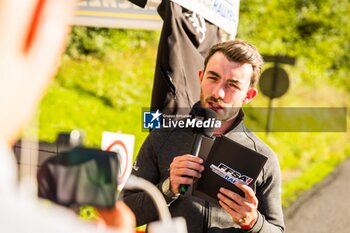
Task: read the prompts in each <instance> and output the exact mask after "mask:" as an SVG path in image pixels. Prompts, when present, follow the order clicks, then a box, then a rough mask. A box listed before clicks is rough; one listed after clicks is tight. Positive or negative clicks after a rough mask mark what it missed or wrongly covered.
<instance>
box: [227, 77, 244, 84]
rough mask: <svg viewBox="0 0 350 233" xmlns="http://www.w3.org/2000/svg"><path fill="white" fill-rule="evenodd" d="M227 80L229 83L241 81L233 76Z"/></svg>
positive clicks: (239, 82)
mask: <svg viewBox="0 0 350 233" xmlns="http://www.w3.org/2000/svg"><path fill="white" fill-rule="evenodd" d="M227 82H229V83H238V84H241V83H242V82H241V81H240V80H238V79H234V78H231V79H229V80H227Z"/></svg>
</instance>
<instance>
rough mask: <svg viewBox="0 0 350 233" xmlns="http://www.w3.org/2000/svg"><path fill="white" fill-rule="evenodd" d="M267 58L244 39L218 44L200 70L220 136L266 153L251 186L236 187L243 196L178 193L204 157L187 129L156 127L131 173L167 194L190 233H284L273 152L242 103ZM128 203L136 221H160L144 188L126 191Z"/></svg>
mask: <svg viewBox="0 0 350 233" xmlns="http://www.w3.org/2000/svg"><path fill="white" fill-rule="evenodd" d="M262 65H263V59H262V57H261V55H260V54H259V52H258V51H257V49H256V48H255V47H254V46H253V45H251V44H249V43H247V42H245V41H242V40H235V41H227V42H223V43H220V44H217V45H214V46H213V47H212V48H211V50H210V51H209V54H208V55H207V57H206V59H205V62H204V69H203V70H201V71H200V72H199V80H200V88H201V99H200V104H201V106H202V107H204V108H210V109H212V110H214V111H215V112H216V113H217V119H218V120H220V121H221V127H220V128H217V129H215V130H214V136H215V137H220V136H222V135H224V136H226V137H228V138H230V139H232V140H234V141H236V142H238V143H240V144H242V145H244V146H246V147H248V148H250V149H253V150H255V151H257V152H259V153H261V154H263V155H265V156H267V157H268V161H267V162H266V164H265V165H264V167H263V170H262V172H261V173H260V175H259V177H258V178H257V181H256V183H255V185H254V187H253V188H250V187H248V186H247V185H244V184H242V183H240V182H236V183H235V185H236V186H237V187H238V188H239V189H241V190H242V191H243V193H244V197H241V196H240V195H238V194H236V193H234V192H232V191H230V190H228V189H225V188H221V189H220V192H219V193H218V194H217V197H218V199H219V205H216V204H212V203H208V202H206V201H204V200H202V199H200V198H197V197H194V196H191V195H190V192H187V193H186V194H185V195H180V194H179V187H180V185H181V184H185V185H191V184H192V183H193V181H194V178H199V177H201V172H202V171H203V170H204V166H203V160H202V159H201V158H200V157H196V156H193V155H190V154H188V153H189V151H190V147H191V139H192V138H193V133H192V132H191V131H189V130H185V129H181V128H174V129H171V130H162V129H160V130H153V131H152V132H151V133H150V135H149V136H148V138H147V139H146V141H145V142H144V144H143V146H142V148H141V150H140V152H139V154H138V157H137V160H136V161H135V164H134V169H133V172H132V173H133V174H134V175H136V176H139V177H142V178H145V179H147V180H149V181H150V182H152V183H153V184H155V185H156V186H157V187H158V188H159V190H161V191H162V193H163V195H164V197H165V198H166V200H167V202H168V205H169V209H170V211H171V213H172V216H183V217H184V218H185V219H186V221H187V227H188V230H189V232H190V233H197V232H198V233H199V232H260V233H265V232H266V233H268V232H271V233H272V232H283V231H284V222H283V213H282V206H281V174H280V167H279V164H278V160H277V157H276V156H275V154H274V153H273V151H272V150H271V149H270V148H269V147H268V146H267V145H266V144H264V143H263V142H262V141H261V140H260V139H259V138H257V137H256V136H255V135H254V134H253V133H252V132H251V131H249V130H248V129H247V128H246V127H245V125H244V124H243V117H244V113H243V111H242V109H241V108H242V106H243V105H244V104H247V103H249V102H250V101H251V100H252V99H253V98H254V97H255V96H256V94H257V90H256V89H255V88H254V86H255V85H256V83H257V82H258V79H259V76H260V74H261V67H262ZM125 202H126V203H127V204H128V205H129V206H130V207H131V209H132V210H133V211H134V213H135V215H136V218H137V225H143V224H147V223H149V222H151V221H154V220H155V219H157V211H156V209H155V207H154V206H153V204H151V201H150V200H149V198H148V197H147V195H146V194H145V193H144V192H135V191H133V192H131V191H128V192H126V193H125Z"/></svg>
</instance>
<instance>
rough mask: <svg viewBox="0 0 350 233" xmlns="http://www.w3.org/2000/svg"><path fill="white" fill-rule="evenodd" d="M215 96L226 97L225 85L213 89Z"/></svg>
mask: <svg viewBox="0 0 350 233" xmlns="http://www.w3.org/2000/svg"><path fill="white" fill-rule="evenodd" d="M213 96H214V97H215V98H217V99H218V98H220V99H224V98H225V87H223V86H221V85H219V86H217V87H216V88H215V89H214V90H213Z"/></svg>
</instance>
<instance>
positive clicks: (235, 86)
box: [228, 83, 241, 90]
mask: <svg viewBox="0 0 350 233" xmlns="http://www.w3.org/2000/svg"><path fill="white" fill-rule="evenodd" d="M228 85H229V86H230V87H231V88H233V89H237V90H240V89H241V88H239V86H238V85H236V84H234V83H229V84H228Z"/></svg>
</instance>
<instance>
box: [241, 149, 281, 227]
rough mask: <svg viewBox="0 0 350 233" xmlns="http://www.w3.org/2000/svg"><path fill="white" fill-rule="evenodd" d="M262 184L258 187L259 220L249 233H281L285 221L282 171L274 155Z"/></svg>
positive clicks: (265, 169)
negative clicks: (282, 198)
mask: <svg viewBox="0 0 350 233" xmlns="http://www.w3.org/2000/svg"><path fill="white" fill-rule="evenodd" d="M262 176H263V177H262V183H261V184H259V185H258V186H257V190H256V197H257V198H258V200H259V204H258V211H259V213H258V220H257V222H256V223H255V225H254V226H253V228H252V229H250V230H249V231H247V232H251V233H281V232H284V220H283V212H282V202H281V171H280V166H279V163H278V160H277V157H276V156H275V155H274V154H272V155H271V156H270V157H269V159H268V162H267V164H266V165H265V167H264V169H263V174H262Z"/></svg>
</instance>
